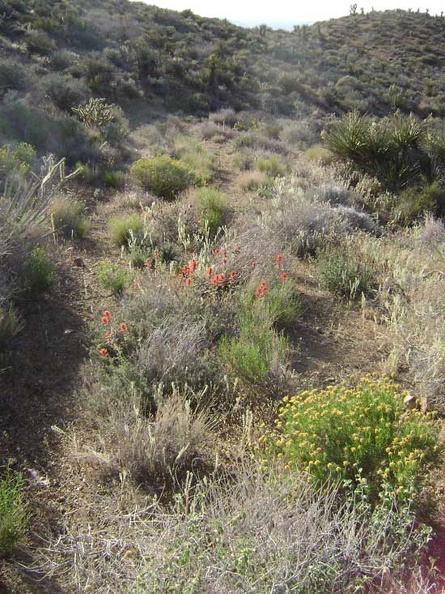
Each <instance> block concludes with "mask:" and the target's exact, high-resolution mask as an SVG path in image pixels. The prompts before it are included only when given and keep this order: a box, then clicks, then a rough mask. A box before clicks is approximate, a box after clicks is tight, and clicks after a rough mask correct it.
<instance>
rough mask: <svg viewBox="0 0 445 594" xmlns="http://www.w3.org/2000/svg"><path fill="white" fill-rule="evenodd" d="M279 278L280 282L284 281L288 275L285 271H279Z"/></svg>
mask: <svg viewBox="0 0 445 594" xmlns="http://www.w3.org/2000/svg"><path fill="white" fill-rule="evenodd" d="M280 280H281V282H282V283H285V282H286V281H287V280H289V275H288V274H287V272H280Z"/></svg>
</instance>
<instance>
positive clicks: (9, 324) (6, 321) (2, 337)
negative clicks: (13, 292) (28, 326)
mask: <svg viewBox="0 0 445 594" xmlns="http://www.w3.org/2000/svg"><path fill="white" fill-rule="evenodd" d="M23 327H24V322H23V320H22V318H21V317H20V314H19V313H18V312H17V310H16V308H15V307H13V306H12V305H9V306H6V305H5V306H3V307H0V352H1V351H3V350H4V349H5V347H7V344H8V342H9V340H10V339H11V338H12V337H13V336H15V335H16V334H18V332H20V331H21V330H22V329H23Z"/></svg>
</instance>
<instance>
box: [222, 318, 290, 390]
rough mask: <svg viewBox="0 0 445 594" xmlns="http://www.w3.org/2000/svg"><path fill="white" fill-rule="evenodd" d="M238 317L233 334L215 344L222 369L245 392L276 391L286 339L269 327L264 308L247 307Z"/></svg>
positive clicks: (280, 376) (286, 348) (286, 346)
mask: <svg viewBox="0 0 445 594" xmlns="http://www.w3.org/2000/svg"><path fill="white" fill-rule="evenodd" d="M239 316H240V319H239V323H238V331H237V333H236V335H235V336H232V337H231V336H227V335H224V336H222V338H221V340H220V342H219V345H218V355H219V358H220V360H221V363H222V365H223V367H225V368H226V369H227V371H228V373H229V374H230V375H231V376H232V377H233V378H234V379H237V380H239V381H240V382H241V384H242V385H243V387H244V388H245V389H247V390H250V389H252V388H253V389H257V388H261V389H264V390H267V389H271V388H272V389H273V390H275V391H279V387H278V386H279V380H280V379H281V378H282V372H283V368H284V363H285V360H286V357H287V354H288V351H289V344H288V341H287V339H286V338H285V336H283V335H282V334H280V333H278V332H277V331H276V330H275V329H274V328H273V327H272V320H271V318H270V314H269V312H268V311H267V309H266V308H263V307H261V306H258V307H253V308H252V307H250V308H249V307H246V308H245V309H242V311H241V312H240V314H239Z"/></svg>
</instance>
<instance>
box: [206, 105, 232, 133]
mask: <svg viewBox="0 0 445 594" xmlns="http://www.w3.org/2000/svg"><path fill="white" fill-rule="evenodd" d="M209 121H210V122H212V123H215V124H218V125H219V126H223V127H225V126H227V127H229V128H233V126H234V125H235V124H236V123H237V122H238V121H239V116H238V115H237V114H236V113H235V111H234V110H233V109H220V110H219V111H216V112H214V113H211V114H209Z"/></svg>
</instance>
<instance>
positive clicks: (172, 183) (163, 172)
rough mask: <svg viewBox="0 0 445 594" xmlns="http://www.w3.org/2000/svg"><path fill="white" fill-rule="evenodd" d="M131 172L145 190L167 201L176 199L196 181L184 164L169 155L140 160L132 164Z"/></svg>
mask: <svg viewBox="0 0 445 594" xmlns="http://www.w3.org/2000/svg"><path fill="white" fill-rule="evenodd" d="M130 172H131V175H132V177H133V178H134V180H135V181H136V182H137V183H138V184H139V185H140V186H141V187H142V188H143V189H144V190H146V191H147V192H152V193H153V194H154V195H155V196H159V197H160V198H165V199H166V200H172V199H174V198H175V197H176V196H177V195H178V194H179V193H180V192H183V191H184V190H186V189H187V188H188V187H190V186H191V185H192V184H193V181H194V180H193V175H192V173H191V171H190V169H189V168H188V167H187V166H186V165H185V164H184V163H182V162H181V161H178V160H176V159H172V158H171V157H169V156H167V155H159V156H157V157H143V158H142V159H138V160H137V161H135V162H134V163H133V164H132V166H131V168H130Z"/></svg>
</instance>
